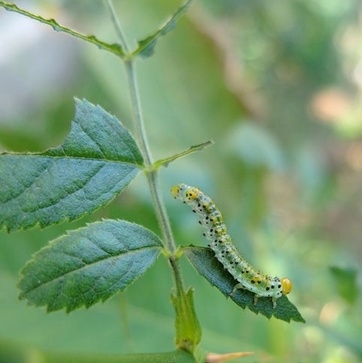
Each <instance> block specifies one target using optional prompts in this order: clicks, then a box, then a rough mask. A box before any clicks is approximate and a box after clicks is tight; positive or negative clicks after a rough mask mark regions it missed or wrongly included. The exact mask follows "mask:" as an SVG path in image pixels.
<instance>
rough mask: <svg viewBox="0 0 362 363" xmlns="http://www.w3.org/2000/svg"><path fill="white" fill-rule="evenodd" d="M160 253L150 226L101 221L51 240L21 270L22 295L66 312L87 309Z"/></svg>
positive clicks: (137, 274) (139, 272) (123, 285)
mask: <svg viewBox="0 0 362 363" xmlns="http://www.w3.org/2000/svg"><path fill="white" fill-rule="evenodd" d="M160 251H161V241H160V239H159V238H158V237H157V236H156V235H155V234H154V233H153V232H151V231H150V230H148V229H146V228H144V227H142V226H139V225H137V224H134V223H130V222H126V221H122V220H103V221H101V222H95V223H92V224H89V225H88V226H87V227H84V228H80V229H78V230H75V231H71V232H68V233H67V234H66V235H64V236H61V237H59V238H57V239H55V240H54V241H52V242H50V244H49V245H48V246H47V247H44V248H43V249H41V250H40V251H39V252H37V253H35V254H34V256H33V257H32V259H31V260H30V261H29V262H28V263H27V264H26V265H25V267H24V268H23V270H22V271H21V280H20V282H19V288H20V290H21V293H20V296H19V297H20V299H27V300H28V302H29V303H30V304H33V305H36V306H47V311H49V312H50V311H55V310H60V309H63V308H65V309H66V311H67V312H69V311H72V310H74V309H76V308H79V307H81V306H85V307H87V308H88V307H89V306H91V305H93V304H95V303H96V302H98V301H100V300H101V301H104V300H106V299H108V298H109V297H111V296H112V295H114V294H115V293H116V292H118V291H122V290H124V289H125V288H126V287H127V286H129V285H130V284H131V283H132V282H133V281H134V280H136V279H137V278H138V277H140V276H141V275H142V274H143V273H144V272H145V271H146V270H147V269H148V268H149V267H150V266H151V265H152V264H153V262H154V261H155V260H156V258H157V257H158V255H159V254H160Z"/></svg>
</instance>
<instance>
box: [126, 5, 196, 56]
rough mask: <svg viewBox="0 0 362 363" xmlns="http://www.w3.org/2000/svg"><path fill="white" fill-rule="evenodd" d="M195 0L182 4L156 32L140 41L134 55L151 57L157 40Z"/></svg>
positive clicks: (173, 25) (169, 29) (170, 28)
mask: <svg viewBox="0 0 362 363" xmlns="http://www.w3.org/2000/svg"><path fill="white" fill-rule="evenodd" d="M192 1H193V0H188V1H186V2H185V3H184V4H183V5H182V6H180V7H179V8H178V9H177V10H176V12H175V13H174V14H173V15H172V16H171V18H170V19H169V20H167V22H166V23H165V24H164V25H163V26H162V27H161V28H160V29H158V30H157V31H156V32H155V33H153V34H151V35H150V36H148V37H146V38H145V39H142V40H140V41H139V42H138V47H137V49H136V50H135V51H134V52H133V53H132V56H136V55H140V56H141V57H144V58H146V57H150V56H151V55H152V54H153V53H154V51H155V46H156V44H157V41H158V39H159V38H160V37H162V36H164V35H166V34H167V33H168V32H169V31H171V30H172V29H173V28H174V27H175V25H176V22H177V21H178V19H179V18H180V17H181V16H182V15H183V14H184V13H186V11H187V10H188V8H189V7H190V5H191V3H192Z"/></svg>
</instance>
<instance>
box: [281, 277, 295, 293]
mask: <svg viewBox="0 0 362 363" xmlns="http://www.w3.org/2000/svg"><path fill="white" fill-rule="evenodd" d="M281 283H282V293H283V295H288V294H289V293H290V292H291V291H292V287H293V284H292V282H291V281H290V280H289V279H288V278H286V277H283V278H282V279H281Z"/></svg>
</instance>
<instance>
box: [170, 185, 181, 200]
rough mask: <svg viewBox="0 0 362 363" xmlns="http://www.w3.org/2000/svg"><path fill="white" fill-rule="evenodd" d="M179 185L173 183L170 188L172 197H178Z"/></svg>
mask: <svg viewBox="0 0 362 363" xmlns="http://www.w3.org/2000/svg"><path fill="white" fill-rule="evenodd" d="M180 187H181V185H174V186H173V187H172V188H171V194H172V196H173V197H174V198H178V197H179V196H180Z"/></svg>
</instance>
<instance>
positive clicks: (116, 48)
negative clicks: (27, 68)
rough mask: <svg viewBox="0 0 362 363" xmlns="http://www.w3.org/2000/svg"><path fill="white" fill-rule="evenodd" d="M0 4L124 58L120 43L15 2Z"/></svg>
mask: <svg viewBox="0 0 362 363" xmlns="http://www.w3.org/2000/svg"><path fill="white" fill-rule="evenodd" d="M0 6H1V7H3V8H4V9H6V10H9V11H14V12H16V13H18V14H21V15H24V16H26V17H28V18H31V19H34V20H37V21H39V22H41V23H43V24H47V25H49V26H51V27H52V28H53V29H54V30H55V31H57V32H63V33H66V34H69V35H71V36H73V37H75V38H79V39H82V40H84V41H86V42H88V43H92V44H94V45H96V46H97V47H98V48H99V49H103V50H107V51H109V52H111V53H113V54H115V55H117V56H119V57H121V58H123V57H124V56H125V53H124V51H123V49H122V47H121V46H120V45H119V44H109V43H106V42H103V41H101V40H99V39H97V38H96V37H95V36H94V35H84V34H81V33H78V32H76V31H75V30H73V29H69V28H67V27H65V26H62V25H60V24H58V23H57V22H56V21H55V20H54V19H44V18H43V17H41V16H39V15H35V14H33V13H30V12H28V11H26V10H24V9H21V8H19V7H18V6H16V5H15V4H9V3H5V2H3V1H0Z"/></svg>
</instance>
